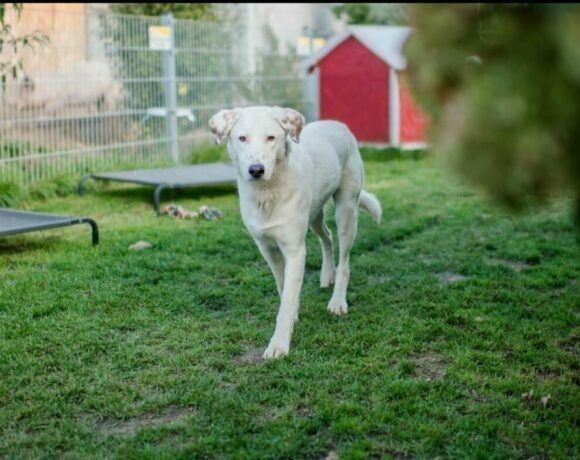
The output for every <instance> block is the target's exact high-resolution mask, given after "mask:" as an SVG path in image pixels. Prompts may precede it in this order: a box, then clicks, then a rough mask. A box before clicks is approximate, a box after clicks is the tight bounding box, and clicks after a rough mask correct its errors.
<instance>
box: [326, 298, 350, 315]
mask: <svg viewBox="0 0 580 460" xmlns="http://www.w3.org/2000/svg"><path fill="white" fill-rule="evenodd" d="M328 311H329V312H330V313H333V314H335V315H338V316H340V315H346V314H347V313H348V304H347V303H346V299H335V298H334V297H333V298H332V299H330V302H328Z"/></svg>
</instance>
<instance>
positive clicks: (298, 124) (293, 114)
mask: <svg viewBox="0 0 580 460" xmlns="http://www.w3.org/2000/svg"><path fill="white" fill-rule="evenodd" d="M272 110H273V112H274V118H276V121H277V122H278V123H279V124H280V126H282V129H283V130H284V131H286V134H289V135H290V139H292V140H293V141H294V142H296V143H297V142H298V141H299V140H300V133H301V132H302V128H304V122H305V121H304V117H303V116H302V114H301V113H300V112H298V111H297V110H294V109H286V108H282V107H272Z"/></svg>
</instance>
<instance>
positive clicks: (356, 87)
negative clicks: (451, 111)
mask: <svg viewBox="0 0 580 460" xmlns="http://www.w3.org/2000/svg"><path fill="white" fill-rule="evenodd" d="M410 34H411V29H410V28H409V27H387V26H350V27H348V28H347V29H346V30H344V31H343V32H341V33H340V34H338V35H335V36H334V37H332V38H331V39H330V40H329V41H328V42H327V43H326V45H325V46H324V47H322V48H321V49H320V50H318V51H317V52H316V53H314V54H313V55H312V56H311V57H309V58H308V59H307V60H306V61H304V63H303V64H302V68H303V70H304V71H306V72H307V73H308V74H310V77H309V79H308V80H309V81H308V87H309V92H310V95H311V97H312V98H311V99H314V100H315V104H314V105H315V107H314V108H313V109H312V110H311V112H310V113H309V115H310V116H311V118H314V119H317V118H318V119H322V120H324V119H332V120H339V121H342V122H343V123H345V124H346V125H347V126H348V127H349V128H350V129H351V131H352V132H353V133H354V135H355V136H356V138H357V139H358V141H359V142H363V143H374V144H387V145H392V146H399V147H401V148H408V149H412V148H421V147H424V146H425V145H426V130H427V125H428V119H427V116H426V115H425V113H424V112H423V111H422V110H421V108H420V107H419V106H418V105H416V103H415V101H414V98H413V96H412V94H411V93H410V91H409V87H408V85H407V83H406V82H405V75H404V69H405V67H406V61H405V57H404V56H403V54H402V49H403V45H404V44H405V41H406V40H407V38H408V37H409V35H410Z"/></svg>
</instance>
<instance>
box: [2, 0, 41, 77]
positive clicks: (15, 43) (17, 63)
mask: <svg viewBox="0 0 580 460" xmlns="http://www.w3.org/2000/svg"><path fill="white" fill-rule="evenodd" d="M8 5H9V3H0V56H10V55H11V57H10V58H6V57H1V58H0V83H1V86H2V87H3V88H4V85H5V84H6V79H7V77H8V76H9V75H11V76H12V78H14V79H16V78H17V76H18V73H19V72H20V71H22V70H23V63H22V58H21V57H20V53H21V51H22V49H24V48H29V49H34V47H35V46H37V45H44V44H46V43H48V37H47V36H46V35H45V34H43V33H42V32H40V31H34V32H32V33H29V34H24V35H20V36H18V35H16V34H15V33H14V31H13V24H8V23H7V22H6V9H7V6H8ZM11 5H12V8H13V9H14V11H15V12H16V15H17V19H18V20H19V19H20V16H21V14H22V8H23V6H24V4H23V3H12V4H11ZM10 52H11V53H10Z"/></svg>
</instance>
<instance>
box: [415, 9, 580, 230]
mask: <svg viewBox="0 0 580 460" xmlns="http://www.w3.org/2000/svg"><path fill="white" fill-rule="evenodd" d="M410 17H411V24H412V25H413V26H414V27H415V34H414V36H413V37H412V39H411V40H410V41H409V43H408V44H407V46H406V55H407V57H408V60H409V73H410V77H411V78H410V81H411V84H412V85H413V87H414V90H415V93H416V95H417V97H418V98H419V100H420V102H422V103H423V105H424V106H425V108H426V109H427V111H428V113H429V114H430V116H431V118H432V123H431V141H432V147H433V150H434V152H435V153H436V154H438V155H439V156H440V157H441V158H442V159H444V160H445V162H446V163H447V164H448V165H450V166H451V167H452V168H453V169H454V170H456V171H458V172H460V173H461V174H463V175H464V176H465V177H467V178H468V179H470V180H471V181H472V182H473V183H474V184H476V185H477V186H479V187H481V188H482V189H483V190H485V191H486V192H487V193H488V194H489V195H491V196H492V197H493V198H494V199H495V201H497V202H499V203H502V204H504V205H507V206H509V207H510V208H512V209H522V208H524V207H526V206H527V205H529V204H539V203H543V202H545V201H546V199H547V198H548V197H549V196H550V194H552V193H555V192H561V191H565V190H571V191H572V192H573V193H574V194H575V197H576V216H577V222H578V223H579V224H580V153H579V151H578V148H579V147H578V146H579V145H580V104H579V103H578V101H580V48H578V43H580V7H578V6H577V5H541V4H519V5H514V4H505V5H478V4H461V5H446V6H442V5H435V4H433V5H427V4H423V5H413V6H412V7H410Z"/></svg>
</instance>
